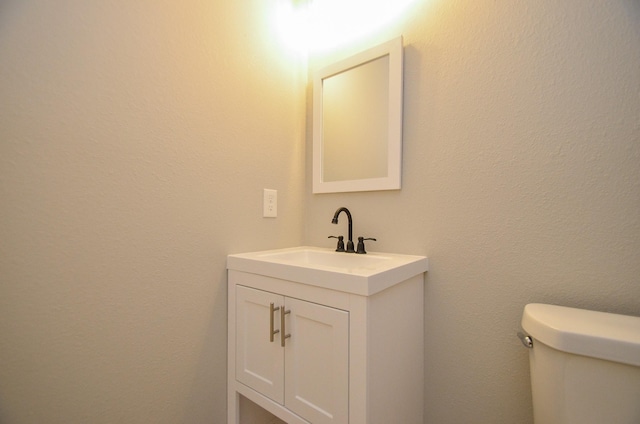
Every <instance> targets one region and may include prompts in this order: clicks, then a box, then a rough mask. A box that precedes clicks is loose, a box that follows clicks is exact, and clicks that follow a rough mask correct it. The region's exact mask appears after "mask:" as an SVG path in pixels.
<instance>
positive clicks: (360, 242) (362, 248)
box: [356, 237, 378, 254]
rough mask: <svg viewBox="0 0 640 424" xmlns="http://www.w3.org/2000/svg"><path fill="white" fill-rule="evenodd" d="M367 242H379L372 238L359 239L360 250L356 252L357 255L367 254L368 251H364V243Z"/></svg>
mask: <svg viewBox="0 0 640 424" xmlns="http://www.w3.org/2000/svg"><path fill="white" fill-rule="evenodd" d="M365 240H373V241H378V240H376V239H374V238H373V237H371V238H364V237H358V249H357V250H356V253H361V254H366V253H367V251H366V250H364V241H365Z"/></svg>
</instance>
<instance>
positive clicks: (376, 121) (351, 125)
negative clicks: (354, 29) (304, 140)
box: [313, 37, 402, 193]
mask: <svg viewBox="0 0 640 424" xmlns="http://www.w3.org/2000/svg"><path fill="white" fill-rule="evenodd" d="M313 123H314V133H313V168H314V169H313V192H314V193H333V192H345V191H369V190H394V189H399V188H400V182H401V181H400V180H401V160H402V158H401V156H402V154H401V153H402V38H401V37H398V38H396V39H394V40H391V41H389V42H387V43H384V44H382V45H379V46H376V47H374V48H372V49H369V50H366V51H364V52H361V53H358V54H357V55H355V56H352V57H350V58H347V59H345V60H342V61H340V62H337V63H334V64H332V65H330V66H328V67H325V68H323V69H321V70H320V71H318V73H317V74H316V77H315V79H314V119H313Z"/></svg>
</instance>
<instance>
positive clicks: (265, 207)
mask: <svg viewBox="0 0 640 424" xmlns="http://www.w3.org/2000/svg"><path fill="white" fill-rule="evenodd" d="M262 216H263V217H265V218H275V217H277V216H278V190H272V189H268V188H265V189H264V194H263V202H262Z"/></svg>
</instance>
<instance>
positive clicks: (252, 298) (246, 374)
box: [236, 286, 284, 404]
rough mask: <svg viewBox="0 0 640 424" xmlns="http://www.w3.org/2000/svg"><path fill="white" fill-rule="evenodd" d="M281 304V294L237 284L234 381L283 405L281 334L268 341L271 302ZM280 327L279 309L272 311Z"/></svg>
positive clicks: (277, 325)
mask: <svg viewBox="0 0 640 424" xmlns="http://www.w3.org/2000/svg"><path fill="white" fill-rule="evenodd" d="M271 303H274V304H275V306H276V307H277V306H280V307H282V306H283V305H284V298H283V297H282V296H279V295H276V294H273V293H270V292H265V291H262V290H255V289H251V288H248V287H244V286H236V380H238V381H240V382H241V383H244V384H246V385H247V386H249V387H251V388H253V389H254V390H256V391H258V392H260V393H262V394H263V395H265V396H267V397H269V398H271V399H273V400H274V401H276V402H278V403H280V404H282V403H283V401H284V355H283V349H282V347H281V346H280V334H276V337H274V341H273V342H271V341H270V337H269V335H270V331H271V326H270V323H271V322H270V318H271V317H270V314H271V311H270V304H271ZM274 315H275V319H274V327H275V329H276V330H278V329H279V328H280V320H279V317H280V311H277V312H275V313H274Z"/></svg>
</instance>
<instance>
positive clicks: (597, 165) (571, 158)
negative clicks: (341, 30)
mask: <svg viewBox="0 0 640 424" xmlns="http://www.w3.org/2000/svg"><path fill="white" fill-rule="evenodd" d="M400 33H402V34H403V35H404V41H405V46H406V49H405V62H404V65H405V85H404V94H405V101H404V105H405V110H404V172H403V177H404V179H403V186H402V190H401V191H395V192H374V193H355V194H320V195H311V194H307V218H308V219H307V221H306V222H307V223H308V225H307V227H306V242H307V244H313V245H321V246H332V242H331V241H329V240H327V239H326V237H327V235H329V234H346V224H345V223H343V222H341V223H340V224H339V225H338V227H335V226H333V225H332V224H331V223H330V220H331V217H332V215H333V212H334V211H335V209H336V208H337V207H339V206H347V207H349V208H350V210H351V212H352V213H353V216H354V236H357V235H365V236H372V237H377V238H378V241H377V242H369V243H370V244H369V245H368V248H369V249H370V250H380V251H391V252H404V253H415V254H425V255H428V256H429V259H430V271H429V273H428V277H427V283H426V294H425V308H426V309H425V312H426V318H425V319H426V322H425V324H426V334H425V337H426V349H425V351H426V356H425V369H426V383H425V384H426V394H425V423H433V424H446V423H465V424H472V423H476V424H486V423H492V424H498V423H503V424H513V423H521V424H525V423H531V422H532V421H531V409H530V408H531V403H530V393H529V381H528V378H529V375H528V362H527V351H526V349H524V348H523V347H522V345H521V344H520V342H519V341H518V340H517V338H516V337H515V333H516V331H517V330H518V328H519V320H520V317H521V311H522V308H523V306H524V305H525V304H526V303H529V302H549V303H558V304H564V305H569V306H578V307H586V308H593V309H598V310H605V311H614V312H620V313H629V314H635V315H640V49H639V46H640V2H638V1H637V0H616V1H609V2H593V1H591V2H584V1H581V0H564V1H561V2H558V1H551V0H543V1H536V2H516V1H493V0H480V1H477V0H468V1H447V0H430V1H425V2H422V3H421V4H420V5H419V6H418V7H417V8H416V9H415V10H414V11H413V12H412V13H411V16H410V17H407V18H406V19H405V20H404V21H402V22H399V23H398V24H397V26H396V27H394V28H390V29H388V30H387V31H386V32H384V33H381V34H377V35H376V36H375V37H371V38H370V39H369V40H366V41H367V42H370V43H372V44H373V43H376V42H379V41H383V40H385V39H386V38H391V37H392V36H395V35H397V34H400ZM359 47H360V46H359V45H355V44H354V45H353V49H354V50H357V48H359ZM344 50H345V51H346V50H348V49H347V48H345V49H344ZM337 54H338V53H336V55H337ZM324 60H327V56H326V55H325V56H319V55H318V56H317V57H316V58H315V64H312V66H310V70H311V71H312V70H313V69H314V68H316V67H317V66H319V65H318V63H322V61H324ZM308 93H310V91H309V90H308ZM309 113H310V111H308V115H307V116H308V117H310V116H311V115H310V114H309ZM308 130H310V129H308ZM309 134H310V132H308V136H307V145H308V146H310V140H311V138H310V136H309ZM354 160H356V159H355V158H354ZM309 164H310V157H309V156H308V155H307V165H309ZM307 177H308V178H310V173H309V171H307ZM309 192H310V181H307V193H309Z"/></svg>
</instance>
